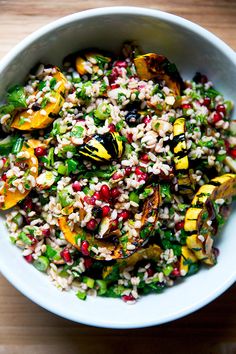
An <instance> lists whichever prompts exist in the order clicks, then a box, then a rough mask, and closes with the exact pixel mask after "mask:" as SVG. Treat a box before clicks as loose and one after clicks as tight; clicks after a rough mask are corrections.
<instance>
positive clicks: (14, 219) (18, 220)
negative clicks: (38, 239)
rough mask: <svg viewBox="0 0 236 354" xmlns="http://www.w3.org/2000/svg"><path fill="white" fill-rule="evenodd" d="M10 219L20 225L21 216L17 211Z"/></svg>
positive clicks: (21, 222) (21, 221)
mask: <svg viewBox="0 0 236 354" xmlns="http://www.w3.org/2000/svg"><path fill="white" fill-rule="evenodd" d="M12 221H13V222H14V223H16V224H17V225H18V226H21V225H22V224H23V216H22V215H21V214H20V213H18V214H16V216H14V218H13V219H12Z"/></svg>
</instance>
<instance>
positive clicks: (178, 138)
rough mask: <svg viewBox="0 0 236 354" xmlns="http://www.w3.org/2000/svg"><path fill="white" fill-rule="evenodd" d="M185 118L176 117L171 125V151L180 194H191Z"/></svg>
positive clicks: (191, 184) (192, 188) (192, 187)
mask: <svg viewBox="0 0 236 354" xmlns="http://www.w3.org/2000/svg"><path fill="white" fill-rule="evenodd" d="M185 132H186V122H185V118H177V119H176V120H175V122H174V126H173V136H174V138H173V151H174V163H175V170H176V174H177V179H178V186H179V193H180V194H190V195H191V194H193V190H194V186H193V183H192V181H191V178H190V173H189V159H188V150H187V143H186V138H185Z"/></svg>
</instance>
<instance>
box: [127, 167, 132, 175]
mask: <svg viewBox="0 0 236 354" xmlns="http://www.w3.org/2000/svg"><path fill="white" fill-rule="evenodd" d="M131 173H132V167H126V168H125V175H126V176H130V175H131Z"/></svg>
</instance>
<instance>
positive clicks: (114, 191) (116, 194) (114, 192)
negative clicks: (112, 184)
mask: <svg viewBox="0 0 236 354" xmlns="http://www.w3.org/2000/svg"><path fill="white" fill-rule="evenodd" d="M119 195H120V191H119V189H118V188H112V189H111V197H112V198H113V199H116V198H118V197H119Z"/></svg>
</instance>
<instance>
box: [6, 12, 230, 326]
mask: <svg viewBox="0 0 236 354" xmlns="http://www.w3.org/2000/svg"><path fill="white" fill-rule="evenodd" d="M125 40H136V41H137V43H139V44H140V45H141V47H142V48H143V49H144V51H146V52H148V51H152V52H159V53H162V54H164V55H166V56H167V57H168V58H169V59H170V60H172V61H173V62H175V63H176V65H177V67H178V68H179V70H180V72H181V74H182V76H183V78H191V77H192V76H193V75H194V73H195V72H196V71H200V72H203V73H205V74H207V75H208V77H209V78H210V79H211V80H212V81H213V82H214V83H215V86H216V88H218V89H219V90H220V91H221V92H223V93H224V95H225V97H227V98H228V99H233V100H234V101H236V90H235V82H236V60H235V58H234V56H233V55H234V53H233V51H232V50H231V49H230V48H229V47H227V46H226V45H225V44H224V43H223V42H221V41H220V40H218V39H217V38H216V37H214V36H213V35H211V34H210V33H208V32H206V31H205V30H203V29H202V28H200V27H198V26H196V25H194V24H191V23H190V22H188V21H186V20H183V19H180V18H178V17H176V16H173V15H169V14H165V13H162V12H158V11H153V10H147V9H139V8H129V7H126V8H125V7H123V8H107V9H98V10H91V11H86V12H83V13H79V14H75V15H71V16H68V17H66V18H64V19H61V20H59V21H56V22H55V23H53V24H51V25H49V26H46V27H45V28H43V29H42V30H40V31H38V32H36V34H33V35H32V36H30V37H29V38H27V39H26V40H25V41H23V42H22V43H20V44H19V45H18V46H17V47H16V48H15V49H14V50H13V51H12V52H10V53H9V55H8V56H7V57H6V58H5V59H4V60H3V61H2V62H1V63H0V97H3V95H4V94H5V91H6V89H7V88H8V87H9V86H11V85H13V84H15V83H19V82H22V81H23V79H24V77H25V76H26V75H27V73H28V72H29V70H30V69H31V68H32V67H33V66H34V65H35V64H36V63H37V62H40V61H41V62H45V63H53V64H61V62H62V59H63V58H64V57H65V56H66V55H68V54H70V53H72V52H74V51H76V50H79V49H83V48H88V47H98V48H101V49H106V50H110V51H115V52H119V50H120V48H121V45H122V43H123V41H125ZM235 219H236V211H235V210H234V213H233V215H232V216H231V218H230V220H229V222H228V223H227V225H226V227H225V228H224V231H223V232H222V234H221V236H220V241H219V247H220V257H219V262H218V264H217V265H216V266H215V267H214V268H211V269H203V270H202V271H201V272H199V273H198V274H197V275H194V276H193V277H191V278H186V279H185V280H184V281H183V282H182V283H181V284H179V285H177V286H174V287H173V288H171V289H168V290H166V291H164V292H163V293H162V294H160V295H149V296H146V297H143V298H142V299H141V300H139V301H138V303H137V304H135V306H127V305H126V304H124V303H123V302H122V301H120V300H116V299H107V298H95V299H94V298H89V299H88V301H86V302H82V301H79V300H78V299H77V298H76V296H75V295H74V293H61V292H60V291H58V290H57V289H56V288H55V287H54V286H53V285H51V284H50V283H49V280H48V278H47V277H46V276H45V275H44V274H41V273H39V272H38V271H37V270H35V269H34V268H33V267H32V266H29V265H28V264H27V263H26V262H25V261H24V260H23V259H22V256H21V253H20V252H19V250H18V249H17V248H16V247H15V246H13V245H11V244H10V242H9V238H8V234H7V231H6V229H5V226H4V221H3V219H2V221H1V223H0V269H1V271H2V273H3V274H4V275H5V276H6V277H7V278H8V279H9V281H11V282H12V284H13V285H14V286H16V287H17V288H18V289H19V290H20V291H21V292H23V293H24V294H25V295H26V296H28V297H29V298H30V299H32V300H33V301H35V302H36V303H38V304H39V305H41V306H43V307H45V308H46V309H48V310H50V311H52V312H54V313H56V314H58V315H61V316H63V317H65V318H68V319H71V320H74V321H77V322H82V323H87V324H91V325H97V326H104V327H115V328H130V327H142V326H148V325H153V324H159V323H163V322H167V321H170V320H173V319H176V318H179V317H181V316H183V315H185V314H187V313H190V312H192V311H194V310H196V309H198V308H200V307H201V306H203V305H204V304H206V303H208V302H209V301H211V300H213V299H214V298H215V297H216V296H218V295H219V294H220V293H222V292H223V291H224V290H225V289H227V288H228V287H229V286H230V285H231V284H232V283H233V281H234V280H235V278H236V271H235V267H234V266H233V259H234V257H235V249H236V238H235V235H234V226H235Z"/></svg>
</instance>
